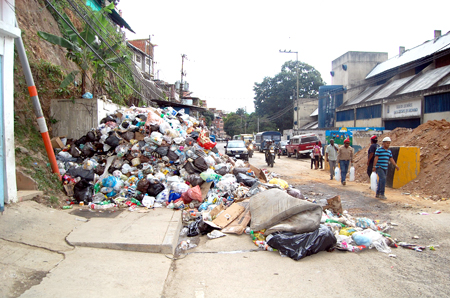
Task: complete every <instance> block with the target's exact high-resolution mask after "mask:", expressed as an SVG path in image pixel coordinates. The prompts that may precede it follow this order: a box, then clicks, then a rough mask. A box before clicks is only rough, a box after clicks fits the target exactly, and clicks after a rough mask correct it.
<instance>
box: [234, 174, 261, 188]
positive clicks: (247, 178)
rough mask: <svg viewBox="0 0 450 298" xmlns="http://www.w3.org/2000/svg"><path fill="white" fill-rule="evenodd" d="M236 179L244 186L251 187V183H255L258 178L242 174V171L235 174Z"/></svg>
mask: <svg viewBox="0 0 450 298" xmlns="http://www.w3.org/2000/svg"><path fill="white" fill-rule="evenodd" d="M236 180H237V182H239V183H244V184H245V185H246V186H248V187H252V186H253V184H255V183H256V182H258V179H257V178H252V177H250V176H249V175H247V174H242V173H239V174H237V175H236Z"/></svg>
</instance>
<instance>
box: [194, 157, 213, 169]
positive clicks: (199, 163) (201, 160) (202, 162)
mask: <svg viewBox="0 0 450 298" xmlns="http://www.w3.org/2000/svg"><path fill="white" fill-rule="evenodd" d="M194 166H195V167H197V168H198V169H200V170H201V171H202V172H203V171H206V170H207V169H208V168H209V167H208V165H207V164H206V161H205V159H204V158H203V157H197V158H196V159H195V160H194Z"/></svg>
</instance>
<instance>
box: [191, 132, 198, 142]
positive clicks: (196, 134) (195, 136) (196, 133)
mask: <svg viewBox="0 0 450 298" xmlns="http://www.w3.org/2000/svg"><path fill="white" fill-rule="evenodd" d="M199 135H200V134H199V133H198V132H197V131H193V132H192V133H191V135H190V137H191V138H193V139H194V140H195V141H197V139H198V137H199Z"/></svg>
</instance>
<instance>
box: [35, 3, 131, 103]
mask: <svg viewBox="0 0 450 298" xmlns="http://www.w3.org/2000/svg"><path fill="white" fill-rule="evenodd" d="M112 9H114V4H113V3H111V4H109V5H108V6H106V7H104V8H102V10H100V11H98V12H95V13H94V20H95V22H96V25H97V27H105V26H108V20H107V18H106V17H105V16H104V14H103V12H107V13H111V11H112ZM62 15H63V19H64V20H63V21H62V22H61V24H62V27H63V30H64V32H63V35H64V36H65V37H60V36H56V35H53V34H50V33H47V32H42V31H38V36H39V37H41V38H42V39H44V40H46V41H48V42H50V43H53V44H55V45H59V46H61V47H63V48H66V49H67V51H68V52H67V55H66V57H67V58H68V59H70V60H72V61H73V62H75V64H77V65H78V67H79V69H80V70H79V71H77V70H75V71H72V72H71V73H70V74H68V75H67V77H66V78H65V79H64V80H63V81H62V83H61V85H60V88H65V87H67V86H68V85H69V84H71V83H72V82H74V80H75V77H76V75H77V74H78V73H79V72H81V93H82V94H84V93H86V77H87V71H88V70H89V67H91V66H93V68H94V74H93V78H94V86H93V89H94V90H93V93H94V96H95V87H96V85H100V86H101V87H103V85H104V84H105V80H104V78H105V74H106V73H105V70H106V68H107V66H106V64H105V63H103V61H102V59H103V60H104V61H105V62H106V63H107V64H108V65H110V66H111V67H113V68H117V67H118V65H119V63H120V62H121V61H122V59H127V57H126V56H123V57H120V58H117V57H113V56H114V53H113V52H112V51H110V49H109V47H108V46H107V45H106V44H102V43H101V42H100V41H99V40H98V36H96V34H95V32H94V30H93V29H92V28H91V27H90V26H89V24H88V23H86V24H85V27H84V30H83V31H82V32H81V33H78V32H77V31H76V29H75V26H74V25H73V24H72V22H71V21H70V19H69V17H68V16H67V14H66V13H63V14H62ZM72 28H73V29H72ZM78 35H80V36H81V37H82V38H83V39H84V40H85V41H86V43H87V44H86V43H84V42H83V40H82V39H81V38H80V37H79V36H78ZM88 45H89V46H90V47H91V48H93V49H94V51H95V52H97V54H99V56H100V57H101V59H100V58H99V57H97V56H96V55H95V54H94V53H93V52H92V50H91V49H90V48H89V46H88ZM118 46H119V44H115V45H113V46H111V48H112V49H113V51H115V50H116V49H117V48H118Z"/></svg>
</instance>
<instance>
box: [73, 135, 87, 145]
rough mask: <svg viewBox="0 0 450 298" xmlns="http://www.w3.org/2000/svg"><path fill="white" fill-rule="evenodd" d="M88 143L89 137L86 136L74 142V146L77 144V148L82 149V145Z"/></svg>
mask: <svg viewBox="0 0 450 298" xmlns="http://www.w3.org/2000/svg"><path fill="white" fill-rule="evenodd" d="M87 141H88V140H87V137H86V136H82V137H81V138H79V139H78V140H76V141H75V142H74V144H75V145H76V146H77V147H80V145H81V144H86V142H87Z"/></svg>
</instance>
